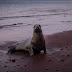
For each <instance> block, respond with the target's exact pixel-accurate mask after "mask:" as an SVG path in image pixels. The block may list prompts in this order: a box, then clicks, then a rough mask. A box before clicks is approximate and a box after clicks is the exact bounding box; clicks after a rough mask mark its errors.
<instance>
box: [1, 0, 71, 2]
mask: <svg viewBox="0 0 72 72" xmlns="http://www.w3.org/2000/svg"><path fill="white" fill-rule="evenodd" d="M0 1H3V2H6V1H72V0H0Z"/></svg>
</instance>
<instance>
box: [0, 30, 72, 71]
mask: <svg viewBox="0 0 72 72" xmlns="http://www.w3.org/2000/svg"><path fill="white" fill-rule="evenodd" d="M45 41H46V49H47V53H46V54H43V53H40V54H37V55H35V56H32V57H29V56H28V54H27V53H26V52H15V53H14V54H12V55H6V52H7V51H8V48H7V47H8V46H10V45H12V44H14V43H16V42H6V43H5V44H1V45H0V72H72V31H64V32H60V33H55V34H52V35H48V36H45Z"/></svg>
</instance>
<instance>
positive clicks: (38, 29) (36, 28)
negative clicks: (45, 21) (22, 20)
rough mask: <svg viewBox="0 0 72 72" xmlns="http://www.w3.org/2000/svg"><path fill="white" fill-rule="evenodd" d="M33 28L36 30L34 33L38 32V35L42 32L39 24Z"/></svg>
mask: <svg viewBox="0 0 72 72" xmlns="http://www.w3.org/2000/svg"><path fill="white" fill-rule="evenodd" d="M33 28H34V32H36V33H38V32H42V29H41V25H39V24H36V25H34V27H33Z"/></svg>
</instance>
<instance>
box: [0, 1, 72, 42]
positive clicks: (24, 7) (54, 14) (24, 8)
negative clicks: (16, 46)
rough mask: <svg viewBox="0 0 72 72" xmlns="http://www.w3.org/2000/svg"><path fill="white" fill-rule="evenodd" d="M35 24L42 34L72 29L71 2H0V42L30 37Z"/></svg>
mask: <svg viewBox="0 0 72 72" xmlns="http://www.w3.org/2000/svg"><path fill="white" fill-rule="evenodd" d="M35 24H40V25H41V26H42V30H43V34H44V35H50V34H54V33H57V32H62V31H67V30H72V3H71V2H66V3H65V2H39V3H38V2H36V3H35V2H30V3H29V2H28V3H27V2H26V3H0V42H3V41H21V40H25V39H26V38H29V37H31V36H32V34H33V26H34V25H35Z"/></svg>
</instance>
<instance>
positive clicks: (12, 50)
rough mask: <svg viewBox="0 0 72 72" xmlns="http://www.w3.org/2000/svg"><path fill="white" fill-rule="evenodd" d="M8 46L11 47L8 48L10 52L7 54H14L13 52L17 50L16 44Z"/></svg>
mask: <svg viewBox="0 0 72 72" xmlns="http://www.w3.org/2000/svg"><path fill="white" fill-rule="evenodd" d="M8 48H9V50H8V52H7V53H6V54H7V55H10V54H12V53H13V52H14V51H15V50H16V46H15V45H13V46H9V47H8Z"/></svg>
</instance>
